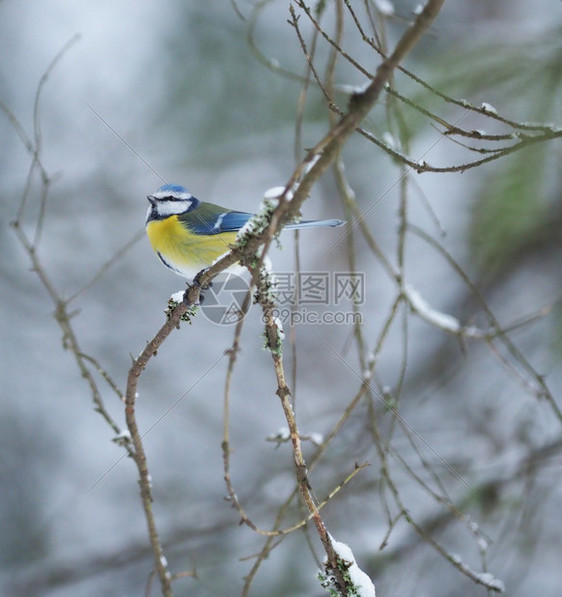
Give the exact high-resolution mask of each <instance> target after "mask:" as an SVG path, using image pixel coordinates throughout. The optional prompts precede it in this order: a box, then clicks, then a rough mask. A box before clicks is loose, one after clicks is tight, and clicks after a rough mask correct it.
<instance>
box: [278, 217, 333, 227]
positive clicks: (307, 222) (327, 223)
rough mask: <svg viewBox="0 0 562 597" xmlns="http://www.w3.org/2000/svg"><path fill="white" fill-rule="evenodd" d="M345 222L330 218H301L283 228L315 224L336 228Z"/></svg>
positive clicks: (312, 225)
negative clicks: (301, 219) (299, 220)
mask: <svg viewBox="0 0 562 597" xmlns="http://www.w3.org/2000/svg"><path fill="white" fill-rule="evenodd" d="M344 224H345V222H344V221H343V220H338V219H335V218H333V219H331V220H303V221H302V222H296V223H295V224H287V226H285V228H286V229H287V230H295V229H298V228H313V227H315V226H331V227H332V228H337V227H338V226H343V225H344Z"/></svg>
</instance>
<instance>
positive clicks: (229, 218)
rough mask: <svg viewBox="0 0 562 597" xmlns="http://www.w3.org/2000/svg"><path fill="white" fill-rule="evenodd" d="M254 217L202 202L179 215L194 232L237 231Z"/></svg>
mask: <svg viewBox="0 0 562 597" xmlns="http://www.w3.org/2000/svg"><path fill="white" fill-rule="evenodd" d="M251 217H252V214H249V213H246V212H242V211H229V210H227V209H225V208H224V207H221V206H220V205H215V204H214V203H206V202H205V203H203V202H202V203H200V204H199V205H198V206H197V208H196V209H193V210H191V211H188V212H186V213H184V214H181V215H180V216H179V220H180V221H181V222H182V224H184V226H186V227H188V228H189V229H190V230H191V231H192V232H193V233H194V234H202V235H209V234H220V233H221V232H236V231H238V230H240V228H242V226H244V224H245V223H246V222H247V221H248V220H249V219H250V218H251Z"/></svg>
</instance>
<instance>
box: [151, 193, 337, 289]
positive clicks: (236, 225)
mask: <svg viewBox="0 0 562 597" xmlns="http://www.w3.org/2000/svg"><path fill="white" fill-rule="evenodd" d="M147 199H148V201H149V202H150V205H149V207H148V211H147V214H146V233H147V235H148V239H149V240H150V244H151V245H152V248H153V249H154V251H155V252H156V254H157V255H158V257H159V258H160V260H161V261H162V263H163V264H164V265H165V266H166V267H168V268H170V269H171V270H172V271H173V272H175V273H176V274H179V275H180V276H183V277H184V278H189V279H192V278H193V277H194V276H195V275H196V274H197V273H198V272H200V271H201V270H202V269H204V268H206V267H209V266H210V265H211V264H212V263H213V262H215V261H216V260H217V259H218V258H219V257H220V256H221V255H224V253H226V252H227V251H229V250H230V248H231V245H232V244H234V242H235V241H236V235H237V233H238V231H239V230H240V229H241V228H242V227H243V226H244V224H246V222H248V220H249V219H250V218H251V217H253V215H252V214H250V213H246V212H242V211H233V210H230V209H227V208H225V207H220V206H219V205H215V204H213V203H206V202H204V201H199V199H196V198H195V197H194V196H193V195H192V194H191V193H190V192H189V191H188V190H187V189H186V188H185V187H182V186H181V185H173V184H165V185H163V186H161V187H160V188H159V189H158V190H157V191H156V192H155V193H154V194H153V195H148V196H147ZM343 224H344V222H343V220H336V219H332V220H307V221H302V222H298V223H295V224H288V225H287V226H285V228H289V229H298V228H310V227H312V226H332V227H335V226H342V225H343Z"/></svg>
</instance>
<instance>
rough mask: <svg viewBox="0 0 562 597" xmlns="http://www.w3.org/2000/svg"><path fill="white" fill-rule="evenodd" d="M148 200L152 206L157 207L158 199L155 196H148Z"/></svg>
mask: <svg viewBox="0 0 562 597" xmlns="http://www.w3.org/2000/svg"><path fill="white" fill-rule="evenodd" d="M146 198H147V199H148V200H149V201H150V205H156V197H155V196H154V195H147V196H146Z"/></svg>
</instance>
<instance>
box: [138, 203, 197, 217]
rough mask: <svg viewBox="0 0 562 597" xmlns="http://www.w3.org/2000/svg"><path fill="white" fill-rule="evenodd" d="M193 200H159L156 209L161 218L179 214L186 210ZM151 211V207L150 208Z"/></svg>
mask: <svg viewBox="0 0 562 597" xmlns="http://www.w3.org/2000/svg"><path fill="white" fill-rule="evenodd" d="M192 203H193V201H187V200H182V201H159V202H158V203H157V204H156V211H157V212H158V215H159V216H160V217H161V218H167V217H168V216H174V215H179V214H182V213H184V212H186V211H187V210H188V209H189V208H190V207H191V204H192ZM149 211H150V209H149Z"/></svg>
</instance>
